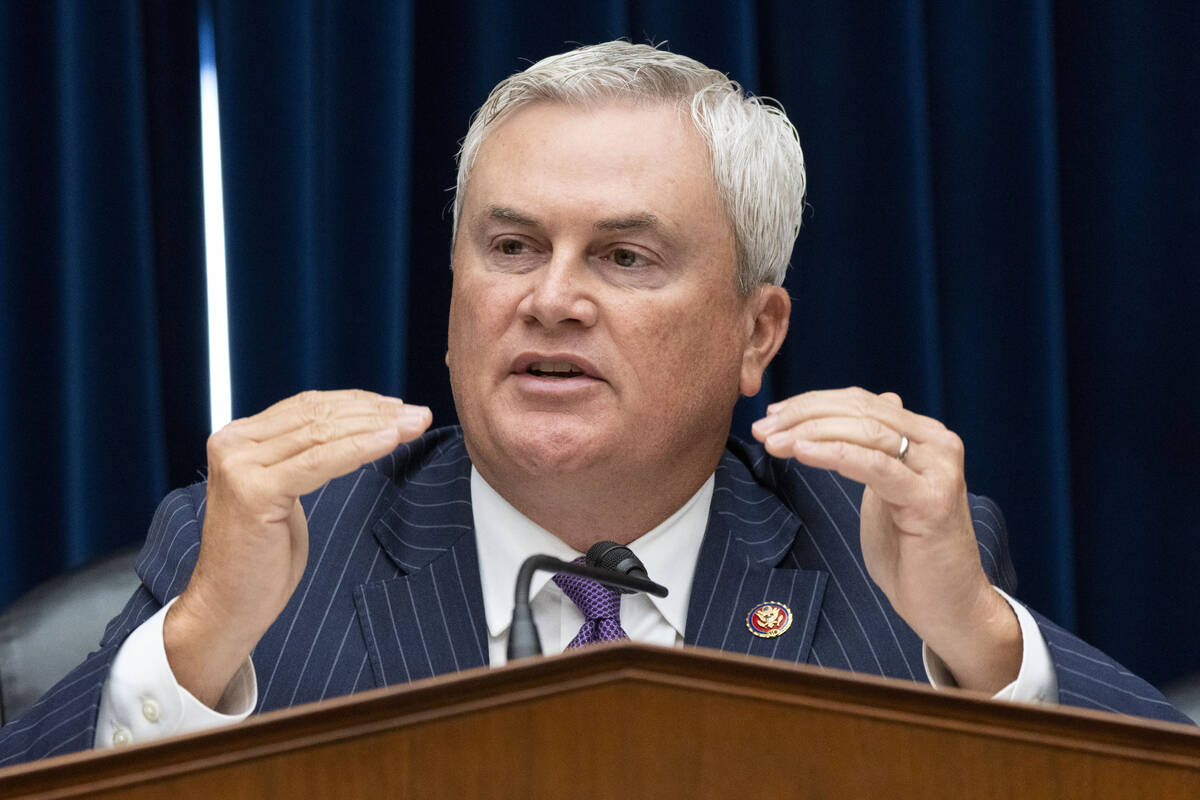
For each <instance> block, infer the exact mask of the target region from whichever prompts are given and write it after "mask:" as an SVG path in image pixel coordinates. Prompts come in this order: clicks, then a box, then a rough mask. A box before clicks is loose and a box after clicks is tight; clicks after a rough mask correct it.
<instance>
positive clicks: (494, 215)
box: [483, 206, 538, 226]
mask: <svg viewBox="0 0 1200 800" xmlns="http://www.w3.org/2000/svg"><path fill="white" fill-rule="evenodd" d="M483 216H484V217H486V218H487V219H492V220H496V221H498V222H511V223H513V224H514V225H528V226H536V225H537V224H538V221H537V220H536V219H534V218H533V217H527V216H525V215H524V214H522V213H521V212H520V211H517V210H516V209H515V208H509V207H508V206H488V208H487V211H485V212H484V213H483Z"/></svg>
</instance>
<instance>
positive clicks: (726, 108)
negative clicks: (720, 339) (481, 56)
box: [454, 41, 805, 294]
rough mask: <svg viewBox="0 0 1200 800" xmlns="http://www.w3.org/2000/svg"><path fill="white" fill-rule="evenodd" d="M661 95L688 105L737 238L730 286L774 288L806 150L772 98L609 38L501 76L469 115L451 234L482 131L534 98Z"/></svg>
mask: <svg viewBox="0 0 1200 800" xmlns="http://www.w3.org/2000/svg"><path fill="white" fill-rule="evenodd" d="M622 99H630V100H635V101H646V100H661V101H663V102H667V103H672V104H677V105H678V106H680V107H681V108H682V107H688V108H689V109H690V112H691V117H692V121H693V122H694V123H695V125H696V128H697V130H699V132H700V134H701V135H702V136H703V137H704V139H705V141H706V142H707V144H708V148H709V152H710V154H711V156H712V171H713V178H714V181H715V183H716V186H717V194H718V195H719V196H720V198H721V202H722V204H723V205H724V208H725V211H726V213H727V214H728V215H729V219H730V221H731V223H732V225H733V232H734V239H735V240H736V243H737V256H738V265H737V287H738V289H739V291H741V292H742V293H743V294H749V293H750V291H752V290H753V289H754V287H756V286H759V285H761V284H776V285H778V284H781V283H783V278H784V275H785V274H786V272H787V267H788V261H789V259H790V258H791V254H792V245H793V244H795V241H796V235H797V233H798V232H799V230H800V221H801V216H802V215H803V213H804V183H805V176H804V153H803V151H802V150H801V149H800V141H799V138H798V136H797V135H796V129H795V127H794V126H793V125H792V123H791V121H790V120H788V118H787V115H786V114H785V113H784V112H783V109H782V108H781V107H779V106H778V105H777V104H772V103H773V101H769V100H766V99H764V98H760V97H753V96H749V95H747V94H746V93H745V92H743V91H742V87H741V86H740V85H738V84H737V83H736V82H735V81H732V80H730V79H729V78H728V77H727V76H726V75H724V74H723V73H721V72H718V71H716V70H714V69H709V68H708V67H706V66H704V65H703V64H701V63H700V62H699V61H696V60H695V59H691V58H688V57H687V56H681V55H677V54H675V53H671V52H668V51H666V50H659V49H657V48H655V47H651V46H649V45H644V44H631V43H629V42H622V41H615V42H604V43H603V44H596V45H590V46H588V47H580V48H578V49H575V50H571V51H569V52H566V53H560V54H558V55H554V56H550V57H549V58H544V59H542V60H541V61H539V62H537V63H536V64H534V65H533V66H531V67H529V68H528V69H526V70H524V71H523V72H518V73H516V74H515V75H511V76H509V77H508V78H505V79H504V80H503V81H501V82H500V83H499V84H497V85H496V88H494V89H492V92H491V94H489V95H488V98H487V100H486V101H485V102H484V104H483V105H482V106H481V107H480V108H479V110H478V111H477V112H475V116H474V117H472V119H471V126H470V128H469V129H468V130H467V135H466V138H464V139H463V143H462V148H461V149H460V150H459V153H458V183H457V186H456V187H455V198H454V232H455V235H456V236H457V233H458V221H459V215H460V214H461V212H462V206H463V201H464V198H465V196H466V188H467V182H468V180H470V176H471V169H472V168H473V167H474V165H475V159H476V158H477V157H478V155H479V148H480V146H481V145H482V143H483V139H484V137H485V136H486V135H487V133H488V131H489V130H490V129H491V128H493V127H495V126H496V125H498V124H499V123H500V122H501V121H503V120H504V119H505V118H507V117H508V116H509V115H511V114H512V113H514V112H515V111H516V110H518V109H520V108H522V107H523V106H527V105H530V104H533V103H538V102H556V103H572V104H581V105H595V104H597V103H603V102H611V101H613V100H622Z"/></svg>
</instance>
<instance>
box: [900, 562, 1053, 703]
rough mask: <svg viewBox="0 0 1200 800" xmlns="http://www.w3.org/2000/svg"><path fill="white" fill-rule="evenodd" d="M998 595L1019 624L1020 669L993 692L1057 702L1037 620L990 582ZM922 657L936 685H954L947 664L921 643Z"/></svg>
mask: <svg viewBox="0 0 1200 800" xmlns="http://www.w3.org/2000/svg"><path fill="white" fill-rule="evenodd" d="M992 588H993V589H995V590H996V591H997V592H999V593H1000V596H1001V597H1003V598H1004V599H1005V601H1006V602H1007V603H1008V604H1009V605H1010V606H1011V607H1012V610H1013V613H1014V614H1016V615H1017V622H1018V623H1020V625H1021V669H1020V671H1019V672H1018V673H1017V679H1016V680H1014V681H1013V682H1012V683H1010V684H1008V685H1007V686H1005V687H1004V688H1003V689H1001V690H1000V691H998V692H996V694H994V695H993V697H994V698H995V699H997V700H1015V701H1018V702H1023V703H1057V702H1058V676H1057V675H1056V674H1055V672H1054V662H1053V661H1051V659H1050V648H1049V647H1047V646H1046V639H1045V638H1044V637H1043V636H1042V632H1041V630H1040V629H1039V628H1038V625H1037V621H1036V620H1034V618H1033V615H1032V614H1030V613H1029V610H1028V609H1027V608H1025V606H1023V605H1021V604H1020V603H1018V602H1017V601H1016V600H1013V599H1012V598H1011V597H1009V596H1008V594H1007V593H1005V592H1004V590H1003V589H1000V588H999V587H996V586H993V587H992ZM921 658H922V660H923V661H924V662H925V674H926V675H927V676H929V683H930V685H932V686H933V688H935V689H942V688H945V687H947V686H957V685H958V684H957V683H956V682H955V680H954V676H953V675H951V674H950V670H949V669H948V668H947V667H946V664H945V663H944V662H943V661H942V659H941V658H939V657H938V655H937V653H934V652H933V651H932V650H930V649H929V647H928V646H927V645H925V644H923V643H922V645H921Z"/></svg>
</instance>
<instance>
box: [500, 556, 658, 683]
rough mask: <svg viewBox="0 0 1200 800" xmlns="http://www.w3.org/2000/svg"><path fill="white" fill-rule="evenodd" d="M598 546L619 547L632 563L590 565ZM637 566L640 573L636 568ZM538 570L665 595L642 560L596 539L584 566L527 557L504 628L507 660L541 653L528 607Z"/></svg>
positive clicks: (519, 573)
mask: <svg viewBox="0 0 1200 800" xmlns="http://www.w3.org/2000/svg"><path fill="white" fill-rule="evenodd" d="M601 545H609V546H612V547H616V548H619V549H622V550H625V552H626V553H628V555H629V556H632V559H633V561H634V562H636V563H635V564H634V566H633V567H631V568H626V570H625V572H620V571H616V570H614V569H613V567H611V566H598V565H595V566H594V565H593V564H594V561H593V558H592V551H594V550H596V548H597V547H600V546H601ZM627 562H628V559H627V558H624V557H623V556H622V557H621V563H622V564H623V565H625V564H627ZM639 569H640V575H639V574H638V570H639ZM538 570H545V571H547V572H567V573H570V574H571V575H579V576H581V577H584V578H591V579H592V580H594V581H599V582H600V583H603V584H604V585H605V586H612V587H614V588H616V589H619V590H621V591H625V592H646V593H647V594H652V595H654V596H655V597H666V596H667V587H665V586H661V585H659V584H657V583H655V582H654V581H652V580H650V579H649V578H648V577H646V568H645V567H644V566H642V562H641V561H638V558H637V556H635V555H633V553H632V552H631V551H630V550H629V548H623V547H621V546H620V545H616V544H614V543H613V542H599V543H597V544H595V545H593V546H592V548H591V550H589V551H588V556H587V565H584V564H572V563H571V562H569V561H563V560H562V559H559V558H554V557H553V556H542V555H537V556H530V557H529V558H527V559H525V561H524V562H523V563H522V564H521V569H520V570H518V571H517V582H516V587H515V588H514V591H513V601H514V602H513V616H512V626H511V627H510V628H509V631H508V660H509V661H515V660H516V659H518V658H526V657H528V656H540V655H541V654H542V642H541V639H539V638H538V632H537V627H535V626H534V624H533V611H532V610H531V609H530V608H529V584H530V582H531V581H532V580H533V573H535V572H537V571H538Z"/></svg>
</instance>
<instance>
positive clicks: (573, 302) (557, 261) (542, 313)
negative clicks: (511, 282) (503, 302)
mask: <svg viewBox="0 0 1200 800" xmlns="http://www.w3.org/2000/svg"><path fill="white" fill-rule="evenodd" d="M586 259H587V256H586V255H582V254H570V253H565V252H564V253H555V254H554V256H553V257H552V258H551V259H550V261H549V262H548V263H546V264H545V265H544V266H542V267H541V268H540V269H536V270H534V271H533V272H531V273H529V280H530V285H529V290H528V292H527V293H526V295H525V297H524V298H523V299H522V300H521V304H520V306H519V309H518V310H519V311H520V312H521V313H522V314H523V315H524V316H526V317H527V318H529V319H531V320H536V321H537V322H538V323H540V324H541V325H542V326H543V327H546V328H552V327H554V326H556V325H561V324H563V323H578V324H580V325H582V326H584V327H591V326H592V325H594V324H595V323H596V311H597V309H596V301H595V297H594V296H593V294H592V292H591V290H590V286H591V281H590V280H589V277H590V273H589V272H588V269H587V261H586Z"/></svg>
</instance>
